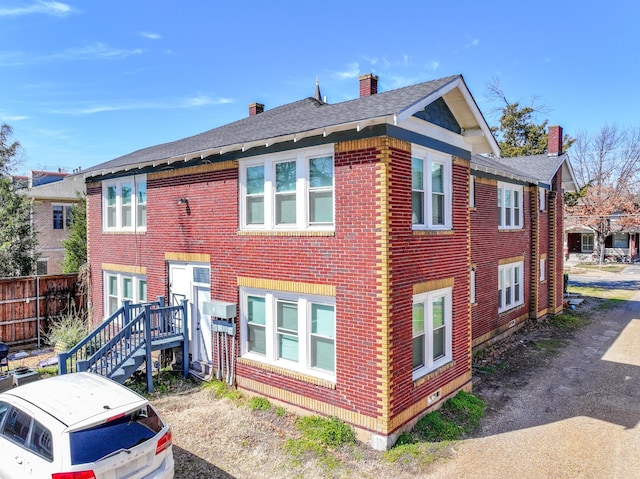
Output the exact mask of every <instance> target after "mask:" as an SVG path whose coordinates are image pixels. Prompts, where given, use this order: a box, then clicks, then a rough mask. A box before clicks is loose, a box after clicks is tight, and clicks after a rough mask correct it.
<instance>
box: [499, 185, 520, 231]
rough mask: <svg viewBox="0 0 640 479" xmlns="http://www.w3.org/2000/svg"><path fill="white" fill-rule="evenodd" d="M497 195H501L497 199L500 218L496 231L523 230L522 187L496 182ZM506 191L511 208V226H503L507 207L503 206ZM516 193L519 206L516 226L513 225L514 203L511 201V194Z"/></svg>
mask: <svg viewBox="0 0 640 479" xmlns="http://www.w3.org/2000/svg"><path fill="white" fill-rule="evenodd" d="M497 191H498V195H501V198H498V204H499V205H501V208H500V213H501V214H500V218H499V220H498V229H501V230H521V229H524V212H523V209H524V187H523V186H522V185H514V184H513V183H503V182H498V190H497ZM506 191H509V192H510V193H509V195H510V197H511V206H510V207H509V210H510V212H511V215H510V217H511V224H509V225H505V223H506V210H507V207H506V206H505V197H506ZM515 191H517V192H518V196H519V198H520V204H519V206H518V224H517V225H516V224H515V221H514V219H515V206H514V204H513V203H514V201H513V197H514V195H513V193H514V192H515Z"/></svg>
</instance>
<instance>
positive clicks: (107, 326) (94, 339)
mask: <svg viewBox="0 0 640 479" xmlns="http://www.w3.org/2000/svg"><path fill="white" fill-rule="evenodd" d="M147 304H148V305H151V306H152V307H162V306H164V297H162V296H159V297H158V300H157V301H152V302H150V303H138V304H132V303H131V300H128V299H125V300H123V301H122V306H121V307H120V308H118V309H117V310H116V311H115V312H114V313H113V314H112V315H111V316H109V317H108V318H107V319H105V320H104V321H103V322H102V323H101V324H100V325H99V326H97V327H96V328H95V329H94V330H93V331H91V332H90V333H89V334H87V335H86V336H85V337H84V338H83V339H82V340H81V341H80V342H79V343H78V344H76V345H75V346H73V347H72V348H71V349H69V351H64V352H60V353H58V374H67V373H68V372H74V371H77V364H78V362H79V361H84V360H85V358H84V356H86V353H87V352H88V353H89V355H90V356H92V355H93V354H95V352H96V351H97V350H99V349H100V348H102V346H104V344H105V343H107V342H108V341H109V340H110V339H111V338H113V336H115V335H116V334H117V333H118V331H119V330H120V329H121V328H122V326H125V325H127V324H128V323H129V322H130V321H131V317H132V312H135V316H136V317H137V316H138V315H139V311H143V310H144V307H145V305H147ZM120 318H121V321H118V319H120ZM68 360H71V361H69V364H67V361H68Z"/></svg>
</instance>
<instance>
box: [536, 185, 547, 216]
mask: <svg viewBox="0 0 640 479" xmlns="http://www.w3.org/2000/svg"><path fill="white" fill-rule="evenodd" d="M538 193H539V195H540V211H545V210H546V209H547V190H546V189H545V188H538Z"/></svg>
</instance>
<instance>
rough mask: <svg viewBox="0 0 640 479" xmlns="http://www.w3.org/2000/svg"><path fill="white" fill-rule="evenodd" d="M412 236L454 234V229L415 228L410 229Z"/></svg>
mask: <svg viewBox="0 0 640 479" xmlns="http://www.w3.org/2000/svg"><path fill="white" fill-rule="evenodd" d="M411 233H412V234H413V235H414V236H451V235H453V234H455V230H452V229H448V230H417V229H414V230H412V231H411Z"/></svg>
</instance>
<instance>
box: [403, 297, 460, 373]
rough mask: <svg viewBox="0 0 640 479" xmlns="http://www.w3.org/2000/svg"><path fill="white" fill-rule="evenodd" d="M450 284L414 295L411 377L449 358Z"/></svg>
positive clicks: (450, 345)
mask: <svg viewBox="0 0 640 479" xmlns="http://www.w3.org/2000/svg"><path fill="white" fill-rule="evenodd" d="M451 298H452V288H443V289H439V290H436V291H429V292H426V293H420V294H417V295H415V296H414V297H413V311H412V331H413V348H412V350H413V379H414V380H415V379H418V378H420V377H422V376H424V375H425V374H427V373H429V372H430V371H433V370H434V369H437V368H439V367H441V366H442V365H444V364H447V363H448V362H450V361H451V360H452V357H453V356H452V355H453V353H452V331H451V329H452V328H451V320H452V319H451V318H452V314H451V308H452V299H451Z"/></svg>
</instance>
